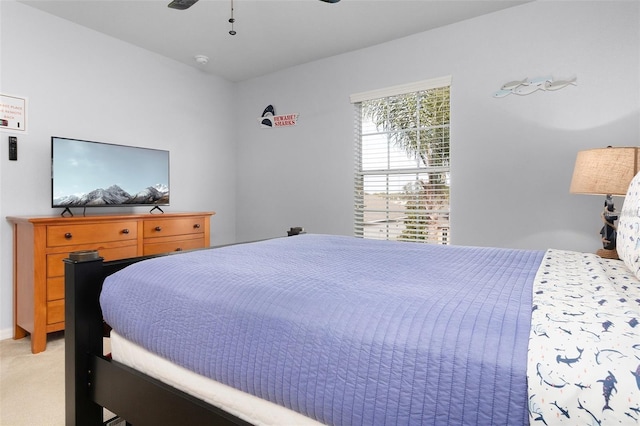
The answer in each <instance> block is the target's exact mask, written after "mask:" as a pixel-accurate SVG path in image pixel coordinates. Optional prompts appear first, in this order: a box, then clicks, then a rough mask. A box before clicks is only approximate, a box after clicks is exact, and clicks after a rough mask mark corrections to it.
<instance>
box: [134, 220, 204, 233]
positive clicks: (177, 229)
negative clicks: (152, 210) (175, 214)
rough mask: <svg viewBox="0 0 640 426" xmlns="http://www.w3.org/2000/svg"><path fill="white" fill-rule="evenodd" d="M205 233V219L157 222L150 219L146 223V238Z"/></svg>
mask: <svg viewBox="0 0 640 426" xmlns="http://www.w3.org/2000/svg"><path fill="white" fill-rule="evenodd" d="M203 233H204V217H188V218H180V219H157V220H153V219H150V220H145V221H144V238H156V237H168V236H172V235H187V234H203Z"/></svg>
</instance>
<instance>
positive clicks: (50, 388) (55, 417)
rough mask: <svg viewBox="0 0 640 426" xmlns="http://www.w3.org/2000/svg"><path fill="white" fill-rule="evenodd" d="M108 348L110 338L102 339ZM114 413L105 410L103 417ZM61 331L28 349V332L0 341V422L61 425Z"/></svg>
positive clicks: (2, 425) (12, 425) (10, 425)
mask: <svg viewBox="0 0 640 426" xmlns="http://www.w3.org/2000/svg"><path fill="white" fill-rule="evenodd" d="M104 348H105V352H109V350H110V345H109V339H105V340H104ZM112 417H113V414H112V413H110V412H108V411H106V410H105V419H110V418H112ZM64 424H65V416H64V332H62V331H61V332H58V333H51V334H49V335H48V337H47V350H46V351H44V352H40V353H39V354H35V355H34V354H32V353H31V339H30V338H29V336H27V337H25V338H24V339H20V340H13V339H6V340H1V341H0V426H64Z"/></svg>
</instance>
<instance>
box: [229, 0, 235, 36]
mask: <svg viewBox="0 0 640 426" xmlns="http://www.w3.org/2000/svg"><path fill="white" fill-rule="evenodd" d="M234 22H236V20H235V19H234V18H233V0H231V18H229V23H230V24H231V31H229V34H231V35H232V36H234V35H236V31H235V30H234V29H233V23H234Z"/></svg>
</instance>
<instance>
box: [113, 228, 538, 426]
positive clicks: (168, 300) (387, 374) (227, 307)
mask: <svg viewBox="0 0 640 426" xmlns="http://www.w3.org/2000/svg"><path fill="white" fill-rule="evenodd" d="M543 254H544V252H541V251H523V250H507V249H498V248H477V247H453V246H434V245H423V244H412V243H403V242H388V241H372V240H362V239H358V238H353V237H341V236H328V235H311V234H306V235H300V236H296V237H289V238H281V239H274V240H268V241H263V242H259V243H251V244H243V245H236V246H229V247H224V248H218V249H213V250H202V251H194V252H188V253H184V254H179V255H174V256H167V257H161V258H156V259H151V260H147V261H144V262H139V263H136V264H134V265H132V266H130V267H128V268H126V269H124V270H122V271H120V272H118V273H116V274H114V275H112V276H111V277H109V278H108V279H107V280H106V281H105V283H104V287H103V291H102V295H101V305H102V309H103V314H104V317H105V320H106V321H107V322H108V323H109V324H110V325H111V326H112V327H113V328H114V329H115V330H116V331H117V332H118V333H119V334H120V335H122V336H123V337H125V338H127V339H129V340H131V341H133V342H135V343H138V344H139V345H141V346H143V347H145V348H147V349H148V350H150V351H152V352H155V353H157V354H159V355H161V356H163V357H165V358H167V359H169V360H170V361H172V362H174V363H177V364H180V365H182V366H184V367H186V368H188V369H191V370H193V371H195V372H197V373H199V374H202V375H204V376H207V377H210V378H212V379H215V380H217V381H219V382H222V383H225V384H228V385H230V386H233V387H236V388H238V389H240V390H243V391H245V392H248V393H251V394H253V395H256V396H258V397H260V398H264V399H267V400H269V401H272V402H275V403H277V404H280V405H283V406H285V407H288V408H291V409H293V410H295V411H297V412H300V413H302V414H304V415H306V416H308V417H311V418H313V419H316V420H318V421H320V422H323V423H326V424H332V425H356V424H361V425H378V424H394V425H396V424H397V425H418V424H438V425H453V424H456V425H461V424H466V425H490V424H491V425H508V424H512V425H522V424H526V423H528V410H527V383H526V371H527V341H528V337H529V329H530V326H531V319H530V315H531V303H532V296H531V293H532V282H533V278H534V276H535V274H536V271H537V269H538V267H539V265H540V262H541V259H542V257H543Z"/></svg>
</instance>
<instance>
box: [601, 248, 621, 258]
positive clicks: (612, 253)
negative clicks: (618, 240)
mask: <svg viewBox="0 0 640 426" xmlns="http://www.w3.org/2000/svg"><path fill="white" fill-rule="evenodd" d="M596 254H597V255H598V256H600V257H602V258H604V259H616V260H618V259H620V258H619V257H618V250H616V249H613V250H607V249H600V250H598V251H597V252H596Z"/></svg>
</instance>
